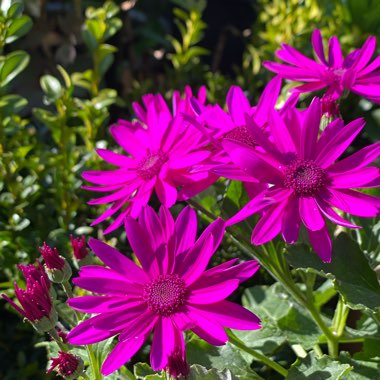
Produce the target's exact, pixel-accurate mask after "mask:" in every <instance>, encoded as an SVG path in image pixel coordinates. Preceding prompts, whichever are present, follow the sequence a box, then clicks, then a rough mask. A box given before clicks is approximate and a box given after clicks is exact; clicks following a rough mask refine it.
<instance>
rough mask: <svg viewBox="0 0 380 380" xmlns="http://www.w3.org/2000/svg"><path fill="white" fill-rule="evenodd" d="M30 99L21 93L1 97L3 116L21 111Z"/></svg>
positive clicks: (0, 108) (0, 106)
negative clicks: (20, 94)
mask: <svg viewBox="0 0 380 380" xmlns="http://www.w3.org/2000/svg"><path fill="white" fill-rule="evenodd" d="M27 104H28V101H27V100H26V99H25V98H23V97H22V96H19V95H5V96H2V97H0V113H1V114H2V115H3V116H11V115H13V114H17V113H19V112H20V111H21V110H22V109H23V108H24V107H25V106H26V105H27Z"/></svg>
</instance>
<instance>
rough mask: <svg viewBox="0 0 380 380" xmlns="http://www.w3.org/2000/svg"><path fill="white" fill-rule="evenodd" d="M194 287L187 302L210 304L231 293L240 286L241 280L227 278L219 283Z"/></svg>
mask: <svg viewBox="0 0 380 380" xmlns="http://www.w3.org/2000/svg"><path fill="white" fill-rule="evenodd" d="M196 285H197V284H195V286H193V287H192V289H191V290H190V294H189V297H188V299H187V302H188V303H190V304H197V305H202V304H209V303H211V302H219V301H221V300H224V299H225V298H227V297H228V296H229V295H231V294H232V293H233V292H234V291H235V290H236V289H237V288H238V286H239V280H226V281H221V282H219V283H216V284H213V285H209V286H202V287H199V288H195V289H194V287H196Z"/></svg>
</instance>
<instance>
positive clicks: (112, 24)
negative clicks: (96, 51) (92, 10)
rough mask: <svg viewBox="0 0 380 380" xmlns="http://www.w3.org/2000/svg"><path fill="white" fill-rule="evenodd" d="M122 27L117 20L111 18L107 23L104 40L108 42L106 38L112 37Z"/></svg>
mask: <svg viewBox="0 0 380 380" xmlns="http://www.w3.org/2000/svg"><path fill="white" fill-rule="evenodd" d="M122 26H123V23H122V22H121V20H120V19H119V18H116V17H115V18H112V19H110V20H108V21H107V27H106V29H105V31H104V40H108V38H110V37H112V36H113V35H114V34H116V33H117V32H118V30H119V29H121V27H122Z"/></svg>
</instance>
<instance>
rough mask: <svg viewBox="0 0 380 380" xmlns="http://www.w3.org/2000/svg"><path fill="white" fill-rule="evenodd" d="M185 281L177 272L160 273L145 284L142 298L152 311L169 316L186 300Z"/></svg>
mask: <svg viewBox="0 0 380 380" xmlns="http://www.w3.org/2000/svg"><path fill="white" fill-rule="evenodd" d="M186 295H187V291H186V285H185V282H184V281H183V280H182V278H180V277H179V276H178V275H177V274H166V275H160V276H159V277H157V278H156V279H155V280H154V281H152V282H151V283H150V284H148V285H146V286H145V289H144V300H145V302H146V304H147V306H148V308H149V309H150V310H152V311H153V312H154V313H156V314H159V315H162V316H169V315H171V314H173V313H175V312H176V311H177V310H178V309H179V308H180V307H181V306H182V305H183V304H184V303H185V301H186Z"/></svg>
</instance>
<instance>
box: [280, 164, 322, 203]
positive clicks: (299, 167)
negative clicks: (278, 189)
mask: <svg viewBox="0 0 380 380" xmlns="http://www.w3.org/2000/svg"><path fill="white" fill-rule="evenodd" d="M325 184H326V173H325V171H324V170H323V169H322V168H320V167H319V166H318V165H316V164H315V163H314V161H312V160H300V159H298V160H295V161H294V162H293V163H292V164H291V165H289V166H288V167H287V169H286V170H285V180H284V185H285V187H287V188H289V189H293V190H294V192H295V193H296V194H297V195H298V196H301V197H315V196H316V195H317V194H318V193H319V192H320V190H322V189H323V187H324V186H325Z"/></svg>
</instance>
